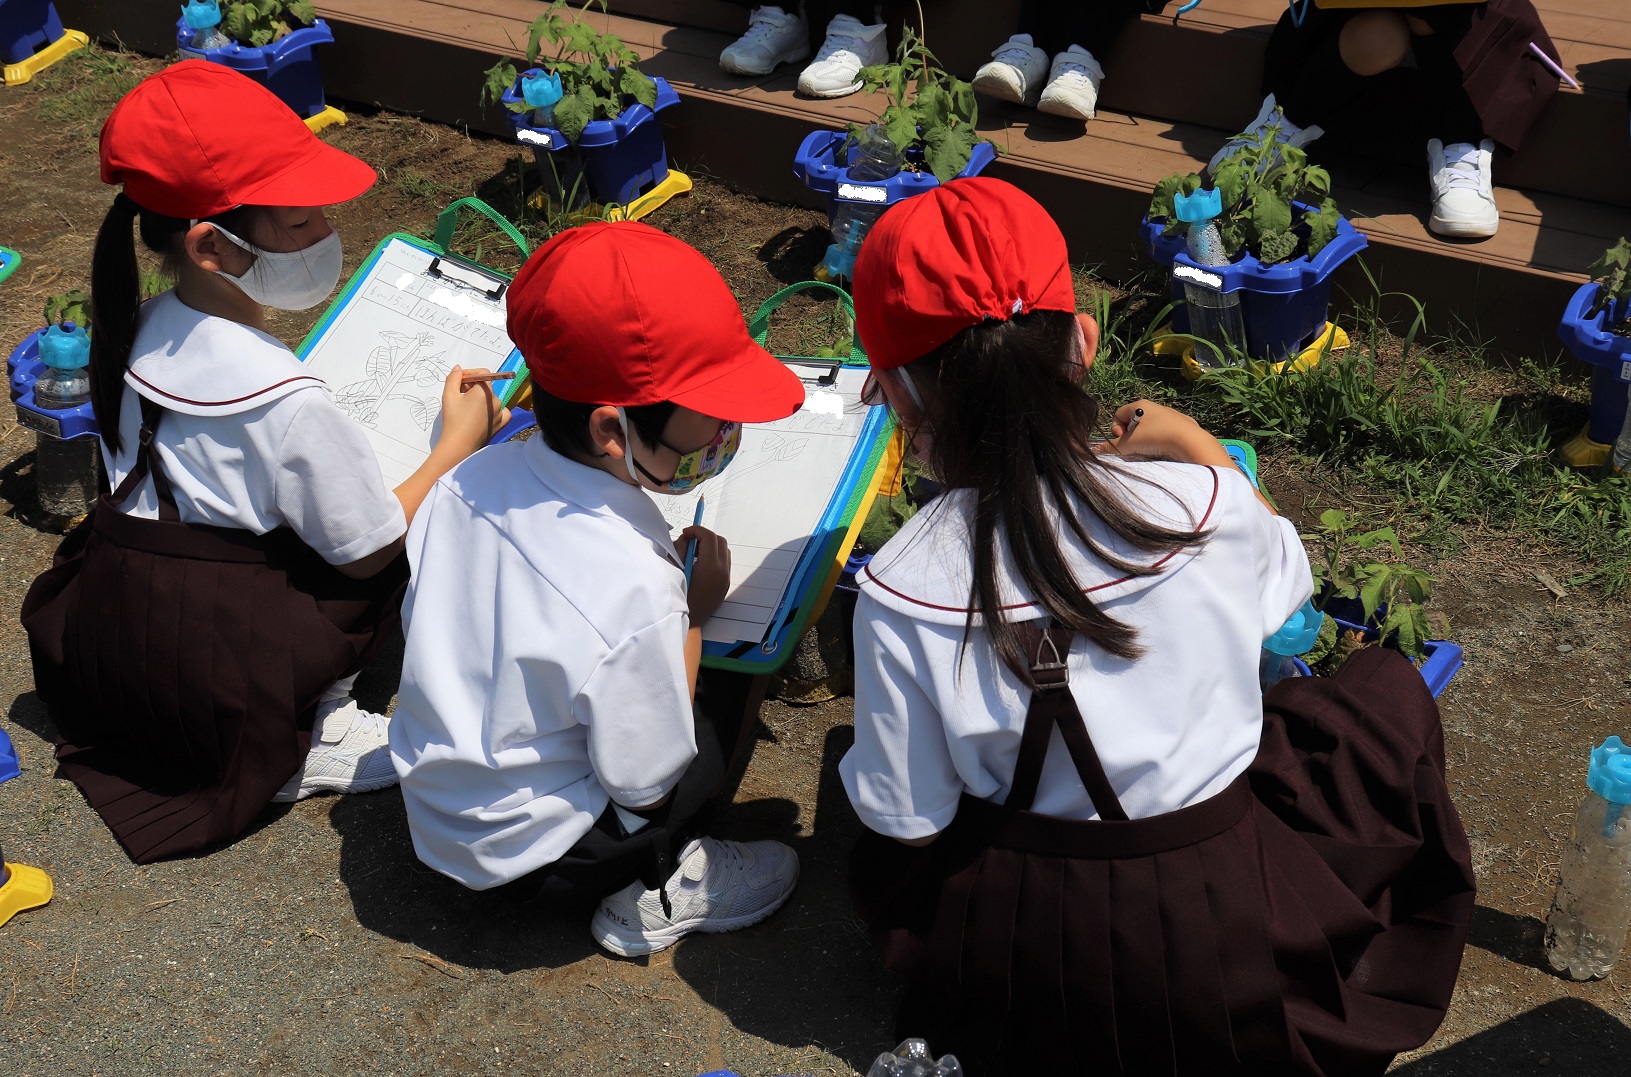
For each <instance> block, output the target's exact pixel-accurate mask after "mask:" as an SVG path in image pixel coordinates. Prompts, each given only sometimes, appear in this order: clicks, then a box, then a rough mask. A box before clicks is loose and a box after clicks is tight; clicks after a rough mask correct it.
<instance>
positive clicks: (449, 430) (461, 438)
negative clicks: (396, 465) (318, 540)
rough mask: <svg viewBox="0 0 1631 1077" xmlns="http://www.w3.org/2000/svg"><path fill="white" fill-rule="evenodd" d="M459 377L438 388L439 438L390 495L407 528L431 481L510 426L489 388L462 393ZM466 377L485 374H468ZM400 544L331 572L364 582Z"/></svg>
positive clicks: (458, 371) (455, 373)
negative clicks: (399, 507)
mask: <svg viewBox="0 0 1631 1077" xmlns="http://www.w3.org/2000/svg"><path fill="white" fill-rule="evenodd" d="M465 373H467V372H466V371H465V370H463V369H462V368H460V367H454V368H453V369H452V370H451V371H450V372H449V373H448V375H447V380H445V381H444V382H443V383H442V435H441V437H439V438H437V439H436V444H435V445H434V446H432V448H431V450H430V455H429V456H427V457H426V458H425V462H424V463H423V464H420V465H419V468H418V470H417V471H415V472H414V473H413V474H412V475H409V476H408V477H407V479H405V480H404V481H403V483H402V485H400V486H398V487H397V488H396V490H395V491H394V492H395V494H396V499H397V500H398V501H400V502H402V515H403V516H404V517H406V519H407V522H408V523H410V524H411V523H413V516H414V513H416V512H418V511H419V506H420V505H422V504H424V501H425V498H426V497H428V496H429V495H430V491H431V488H432V487H434V486H435V485H436V480H437V479H440V478H441V477H442V476H443V475H445V474H447V473H448V472H449V471H451V470H452V469H453V467H454V466H455V465H457V464H459V463H461V462H462V461H463V460H465V458H467V457H469V456H470V455H471V454H472V453H474V452H475V451H476V450H477V449H479V448H481V447H482V446H484V445H486V444H487V442H488V441H490V440H492V437H493V435H494V434H496V433H498V431H499V430H500V429H501V428H502V427H503V426H504V424H505V423H507V422H509V421H510V411H509V409H508V408H505V407H501V406H500V405H499V403H498V398H497V397H496V396H494V395H493V389H492V386H491V385H486V384H481V385H472V386H469V387H468V388H466V387H465V386H464V384H463V381H462V378H463V376H464V374H465ZM468 373H471V374H485V373H487V372H486V371H485V370H479V369H472V370H470V371H468ZM402 543H403V539H401V538H399V539H397V540H396V541H395V542H392V543H389V544H387V545H386V546H384V547H382V548H381V549H378V550H375V551H374V552H373V553H371V554H369V555H368V556H366V557H363V558H361V559H359V560H356V561H352V562H351V563H350V564H346V565H336V566H335V567H336V568H338V569H339V570H340V571H341V572H342V573H344V574H345V575H347V576H350V577H351V578H352V579H354V580H366V579H368V578H369V577H371V576H374V575H377V574H378V573H379V572H381V571H383V570H384V568H385V566H386V565H389V564H390V563H391V562H392V561H394V560H396V556H397V554H399V553H401V552H402Z"/></svg>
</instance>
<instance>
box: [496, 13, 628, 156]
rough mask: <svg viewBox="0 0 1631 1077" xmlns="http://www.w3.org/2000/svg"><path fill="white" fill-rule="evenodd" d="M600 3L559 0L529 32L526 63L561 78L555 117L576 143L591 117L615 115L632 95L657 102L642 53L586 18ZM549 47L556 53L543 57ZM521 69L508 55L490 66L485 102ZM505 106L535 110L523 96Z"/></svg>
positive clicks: (499, 95)
mask: <svg viewBox="0 0 1631 1077" xmlns="http://www.w3.org/2000/svg"><path fill="white" fill-rule="evenodd" d="M597 5H598V6H599V8H600V10H601V11H602V12H604V11H605V10H606V0H585V3H584V4H583V6H582V7H581V8H577V9H573V8H571V7H570V6H569V5H568V4H567V3H566V0H555V2H554V3H552V4H550V5H549V7H548V8H546V9H545V10H544V13H543V14H542V15H540V16H538V17H537V18H536V19H534V20H533V21H532V26H531V28H530V30H529V32H528V35H527V64H528V66H529V67H542V68H543V69H544V70H545V71H547V72H551V73H553V74H556V75H559V76H560V78H561V91H562V94H563V96H562V97H561V100H560V101H559V102H558V103H557V104H556V105H555V106H554V117H555V121H554V122H555V127H556V128H557V129H558V130H559V131H560V132H561V134H562V135H564V136H566V140H567V141H568V142H572V143H576V142H577V141H578V139H579V138H580V137H582V135H583V129H584V128H585V127H587V126H588V125H589V124H590V123H591V122H592V121H594V120H612V119H616V118H617V117H618V116H620V115H622V113H623V109H624V108H625V107H627V104H628V103H629V102H631V101H633V102H637V103H639V104H642V105H645V106H646V107H647V108H653V107H655V106H656V104H657V83H656V82H654V81H653V80H652V79H651V78H650V77H649V76H647V75H645V74H642V73H641V71H640V68H639V61H640V54H639V53H637V52H635V51H634V50H633V49H631V48H629V47H628V46H627V45H625V44H624V43H623V41H622V39H621V38H619V37H618V36H617V35H616V34H612V33H603V32H601V31H599V30H596V29H595V28H594V27H593V26H590V25H589V23H588V22H587V21H586V18H587V16H588V14H589V9H590V8H591V7H594V6H597ZM551 49H552V50H553V55H551V56H549V57H548V58H546V59H545V60H543V61H542V62H540V61H539V57H540V56H543V55H544V53H545V52H546V51H548V50H551ZM518 74H519V72H517V70H516V67H515V64H513V63H511V62H510V61H509V60H505V59H501V60H499V61H498V62H497V63H495V64H494V65H493V66H492V67H490V68H488V69H487V71H486V81H485V82H484V83H483V85H482V90H481V101H482V104H483V105H486V104H489V103H491V102H493V101H500V100H502V99H503V97H504V93H505V91H507V90H508V89H509V88H510V87H512V86H514V85H515V80H516V78H517V76H518ZM506 107H507V108H509V109H510V111H512V112H530V111H532V107H531V106H530V105H528V104H526V103H525V102H521V101H518V102H513V103H510V104H508V105H507V106H506Z"/></svg>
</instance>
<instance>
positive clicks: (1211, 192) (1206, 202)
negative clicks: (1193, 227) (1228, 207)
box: [1172, 187, 1223, 224]
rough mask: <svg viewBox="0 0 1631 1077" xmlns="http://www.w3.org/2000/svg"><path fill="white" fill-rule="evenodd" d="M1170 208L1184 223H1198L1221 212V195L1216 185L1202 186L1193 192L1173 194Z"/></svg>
mask: <svg viewBox="0 0 1631 1077" xmlns="http://www.w3.org/2000/svg"><path fill="white" fill-rule="evenodd" d="M1172 208H1173V209H1174V210H1175V211H1176V212H1177V214H1178V219H1179V220H1180V221H1183V222H1184V223H1185V224H1200V223H1202V222H1204V221H1209V220H1211V219H1212V218H1213V217H1216V216H1218V215H1220V214H1221V213H1222V212H1223V196H1222V195H1221V194H1219V193H1218V189H1217V188H1216V187H1202V188H1201V189H1200V190H1198V191H1196V192H1195V193H1194V194H1178V195H1173V196H1172Z"/></svg>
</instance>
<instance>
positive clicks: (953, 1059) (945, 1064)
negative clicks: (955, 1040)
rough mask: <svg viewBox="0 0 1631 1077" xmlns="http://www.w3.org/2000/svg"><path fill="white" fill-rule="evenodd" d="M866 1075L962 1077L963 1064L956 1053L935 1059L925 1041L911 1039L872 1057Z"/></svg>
mask: <svg viewBox="0 0 1631 1077" xmlns="http://www.w3.org/2000/svg"><path fill="white" fill-rule="evenodd" d="M866 1077H963V1064H962V1063H961V1062H959V1061H957V1056H956V1055H942V1056H940V1058H938V1059H936V1058H935V1057H934V1055H932V1054H930V1053H929V1045H928V1044H927V1043H925V1042H924V1041H923V1040H917V1039H912V1040H907V1041H906V1042H904V1043H902V1044H901V1045H900V1046H898V1047H896V1048H895V1049H894V1050H893V1051H885V1052H884V1053H883V1054H881V1055H879V1056H878V1057H877V1058H876V1059H874V1060H873V1062H872V1068H871V1069H869V1070H867V1071H866Z"/></svg>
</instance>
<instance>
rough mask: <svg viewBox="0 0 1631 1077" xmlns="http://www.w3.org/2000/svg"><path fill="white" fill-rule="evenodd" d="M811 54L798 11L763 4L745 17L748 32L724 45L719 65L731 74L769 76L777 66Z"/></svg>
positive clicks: (808, 35)
mask: <svg viewBox="0 0 1631 1077" xmlns="http://www.w3.org/2000/svg"><path fill="white" fill-rule="evenodd" d="M809 55H810V34H809V31H808V30H807V29H806V28H805V25H804V16H803V14H801V13H799V12H794V13H792V14H788V13H787V12H786V11H783V10H782V9H781V8H779V7H775V6H774V5H771V4H765V5H763V6H761V7H756V8H754V9H753V12H752V13H751V14H750V15H749V16H748V32H747V33H745V34H743V35H742V36H741V37H739V38H737V39H736V40H735V41H734V42H732V43H731V44H729V45H727V46H725V51H724V52H722V53H720V54H719V66H720V67H722V68H724V69H725V70H726V71H729V72H730V73H731V74H733V75H768V74H770V73H771V72H772V71H774V70H775V69H776V65H777V64H790V63H795V62H797V61H799V60H802V59H804V58H805V57H806V56H809Z"/></svg>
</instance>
